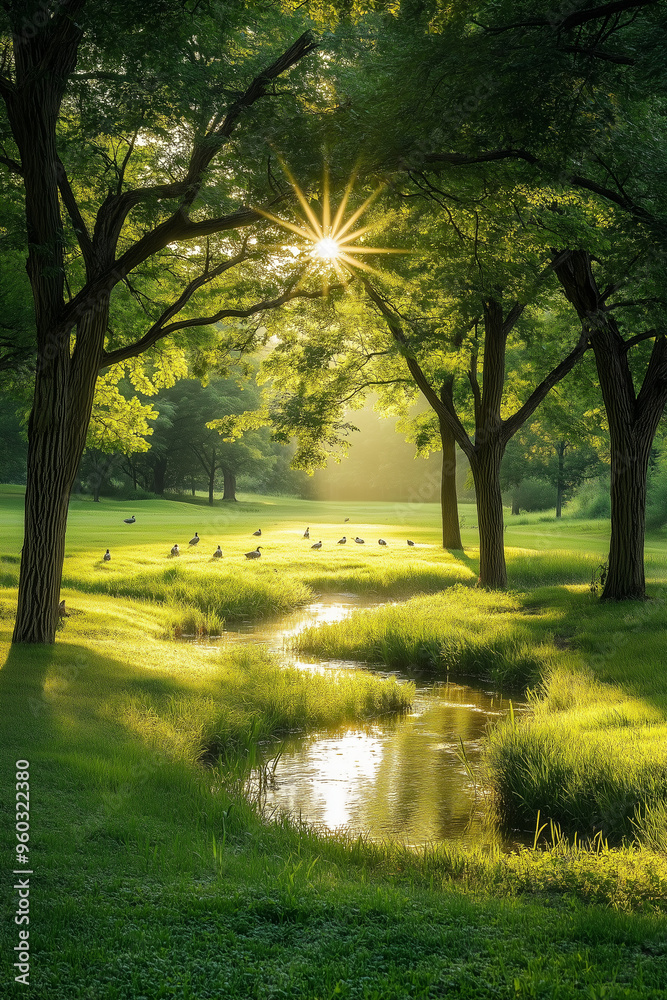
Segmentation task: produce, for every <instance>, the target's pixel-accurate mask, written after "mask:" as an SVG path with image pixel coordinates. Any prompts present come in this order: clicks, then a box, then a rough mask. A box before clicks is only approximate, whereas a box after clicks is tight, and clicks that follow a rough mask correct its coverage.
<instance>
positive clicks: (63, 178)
mask: <svg viewBox="0 0 667 1000" xmlns="http://www.w3.org/2000/svg"><path fill="white" fill-rule="evenodd" d="M56 175H57V180H58V190H59V191H60V197H61V198H62V200H63V204H64V206H65V208H66V209H67V214H68V215H69V217H70V219H71V221H72V227H73V229H74V232H75V233H76V239H77V242H78V244H79V246H80V248H81V253H82V254H83V259H84V262H85V265H86V274H87V275H88V276H90V275H91V274H92V270H93V267H94V264H95V255H94V253H93V244H92V241H91V239H90V234H89V233H88V230H87V228H86V224H85V222H84V221H83V216H82V215H81V212H80V211H79V206H78V205H77V201H76V198H75V197H74V192H73V191H72V186H71V184H70V182H69V178H68V176H67V172H66V170H65V167H64V165H63V162H62V160H61V159H60V157H58V159H57V162H56Z"/></svg>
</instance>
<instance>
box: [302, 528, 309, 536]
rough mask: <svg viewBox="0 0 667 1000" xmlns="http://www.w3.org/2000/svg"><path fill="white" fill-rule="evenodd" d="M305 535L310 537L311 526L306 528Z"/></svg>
mask: <svg viewBox="0 0 667 1000" xmlns="http://www.w3.org/2000/svg"><path fill="white" fill-rule="evenodd" d="M303 537H304V538H310V528H306V530H305V531H304V533H303Z"/></svg>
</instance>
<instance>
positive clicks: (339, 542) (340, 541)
mask: <svg viewBox="0 0 667 1000" xmlns="http://www.w3.org/2000/svg"><path fill="white" fill-rule="evenodd" d="M346 541H347V538H346V537H345V535H343V537H342V538H339V539H338V541H337V542H336V544H337V545H345V543H346Z"/></svg>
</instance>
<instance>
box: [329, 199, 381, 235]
mask: <svg viewBox="0 0 667 1000" xmlns="http://www.w3.org/2000/svg"><path fill="white" fill-rule="evenodd" d="M381 190H382V188H378V189H377V190H376V191H373V193H372V194H370V195H369V196H368V198H366V201H365V202H364V203H363V205H360V206H359V208H358V209H357V210H356V212H353V213H352V215H351V216H350V218H349V219H348V220H347V222H346V223H345V225H344V226H341V228H340V229H337V230H336V233H335V237H336V239H337V240H339V239H340V237H341V236H342V235H343V234H344V233H346V232H347V231H348V229H350V228H351V227H352V226H353V225H354V224H355V222H356V221H357V219H358V218H359V216H360V215H363V213H364V212H365V211H366V209H367V208H368V207H369V205H372V204H373V202H374V201H375V199H376V198H377V196H378V195H379V194H380V191H381Z"/></svg>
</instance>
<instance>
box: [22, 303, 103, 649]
mask: <svg viewBox="0 0 667 1000" xmlns="http://www.w3.org/2000/svg"><path fill="white" fill-rule="evenodd" d="M108 309H109V307H108V298H107V299H104V300H100V302H99V303H98V305H97V308H96V310H95V311H94V312H91V313H89V314H88V315H87V316H86V317H84V318H83V320H82V321H81V323H80V325H79V329H78V332H77V342H76V348H75V350H74V353H73V355H72V358H71V360H70V357H69V353H70V349H69V338H67V341H66V343H64V344H63V343H56V342H54V348H53V350H52V352H50V353H51V355H52V357H51V359H49V360H47V361H46V362H45V363H44V364H41V365H40V364H38V368H37V374H36V378H35V398H34V403H33V408H32V412H31V414H30V421H29V424H28V475H27V485H26V500H25V535H24V540H23V550H22V554H21V571H20V576H19V596H18V609H17V613H16V624H15V626H14V635H13V640H12V641H13V642H44V643H52V642H54V640H55V633H56V625H57V624H58V605H59V603H60V582H61V579H62V567H63V560H64V557H65V533H66V529H67V513H68V505H69V497H70V493H71V490H72V485H73V483H74V479H75V477H76V473H77V470H78V468H79V462H80V461H81V456H82V454H83V450H84V448H85V444H86V432H87V429H88V424H89V422H90V414H91V411H92V407H93V397H94V395H95V383H96V381H97V374H98V371H99V358H100V354H101V350H102V344H103V342H104V333H105V331H106V327H107V322H108Z"/></svg>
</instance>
